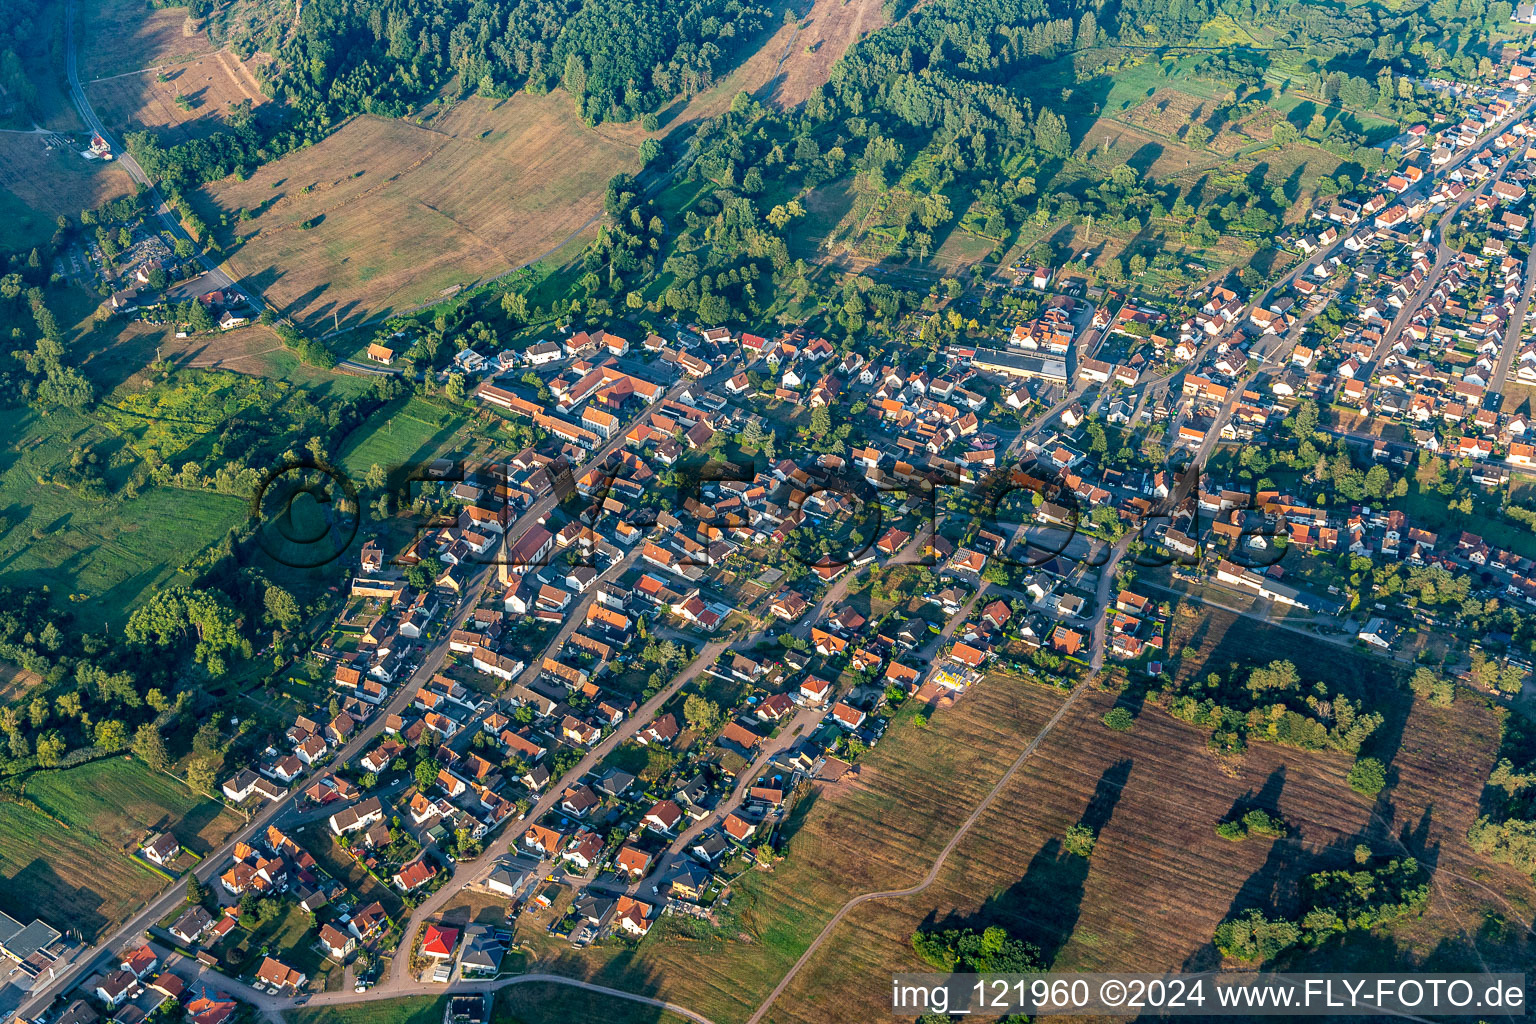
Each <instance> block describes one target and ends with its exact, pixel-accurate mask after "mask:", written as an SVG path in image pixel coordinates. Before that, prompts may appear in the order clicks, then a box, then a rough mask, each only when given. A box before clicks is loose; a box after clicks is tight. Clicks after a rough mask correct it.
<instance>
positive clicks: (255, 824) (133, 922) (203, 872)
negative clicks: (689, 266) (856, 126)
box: [18, 51, 686, 1018]
mask: <svg viewBox="0 0 1536 1024" xmlns="http://www.w3.org/2000/svg"><path fill="white" fill-rule="evenodd" d="M71 52H72V51H71ZM685 384H686V382H685V381H679V382H678V383H677V384H676V385H674V386H673V387H672V388H671V389H669V390H668V391H667V395H668V396H671V397H676V394H677V392H679V391H680V390H681V389H682V388H683V387H684V386H685ZM647 409H649V407H647ZM642 415H644V411H642V412H640V413H638V414H637V415H636V419H638V418H639V416H642ZM629 426H630V424H625V425H624V430H628V429H629ZM622 442H623V431H620V432H619V433H617V434H615V436H614V438H613V440H611V441H610V442H609V443H607V444H605V445H604V446H603V447H602V448H600V449H598V450H597V451H596V452H594V453H593V454H592V456H591V458H590V459H588V461H587V462H585V463H583V464H582V465H581V466H580V467H578V468H577V469H576V470H575V475H576V476H577V477H578V478H579V477H580V475H581V474H582V473H584V472H585V471H586V470H587V469H589V468H591V467H593V466H596V465H598V464H600V463H601V462H602V460H603V459H605V458H606V457H607V456H608V454H609V453H611V452H612V451H614V450H615V449H617V447H618V446H619V445H620V444H621V443H622ZM557 503H558V502H557V499H556V497H555V496H554V495H549V496H547V497H545V498H543V499H541V500H540V501H538V502H536V503H535V504H534V505H533V506H532V507H531V508H529V509H528V511H526V512H524V513H523V514H522V515H521V516H519V517H518V519H517V521H516V522H515V523H514V524H513V525H512V526H510V527H509V528H508V530H507V535H508V536H509V537H511V538H516V537H518V536H521V534H522V532H523V531H524V530H526V529H528V528H529V527H530V526H532V525H534V524H535V523H537V522H539V521H540V520H542V519H543V518H544V517H546V516H548V515H549V514H550V513H551V512H552V511H553V510H554V508H555V506H556V504H557ZM497 550H499V549H497ZM493 568H494V566H493V565H489V564H488V565H484V566H481V567H480V568H479V569H477V570H476V571H475V572H474V573H473V575H472V576H471V577H470V580H469V585H468V586H466V587H465V594H466V595H470V596H469V597H468V598H467V599H466V600H464V601H463V602H461V604H460V605H459V606H458V607H457V609H456V610H455V611H454V612H453V613H452V614H451V616H450V619H449V621H448V623H447V624H446V625H445V627H444V628H443V630H442V634H441V637H440V639H439V642H438V644H437V645H436V646H435V647H434V648H433V649H432V650H431V651H430V652H428V653H427V655H426V657H425V658H424V659H423V661H422V663H421V666H420V667H419V668H418V669H417V670H416V671H415V672H413V673H412V674H411V675H410V676H409V677H408V678H407V679H405V680H404V681H402V682H401V684H400V686H399V689H398V690H397V692H396V693H395V695H394V697H393V698H392V699H391V700H390V702H389V704H388V705H387V706H386V707H384V708H381V709H380V710H379V711H378V712H377V713H376V714H375V715H374V716H373V718H372V719H371V720H370V721H369V723H368V724H367V725H366V726H364V727H363V728H361V729H359V730H358V733H357V735H356V736H355V737H353V739H352V741H351V742H349V743H348V744H346V746H344V747H342V748H341V750H340V751H338V752H337V753H336V754H335V756H334V757H333V758H332V759H331V761H330V762H329V763H330V764H342V763H345V762H346V761H349V760H352V759H353V758H356V757H357V756H359V755H360V754H362V753H363V752H364V751H365V750H366V749H367V747H368V746H369V745H370V744H371V743H372V742H373V740H375V739H376V738H377V737H378V736H379V734H380V733H381V732H383V729H384V720H385V718H387V717H388V716H389V715H390V714H399V713H401V712H403V711H404V710H405V709H406V708H407V707H409V706H410V704H411V701H412V700H413V699H414V697H415V694H416V690H417V689H418V688H419V687H420V686H421V685H422V684H423V683H425V682H427V681H428V680H430V679H431V678H432V676H433V675H435V674H436V673H437V672H438V671H440V670H441V668H442V665H443V662H444V661H445V660H446V659H447V656H448V654H449V649H448V637H449V635H450V633H451V632H452V630H453V629H454V628H457V627H458V626H460V625H462V624H463V622H464V620H465V619H467V618H468V617H469V615H470V614H471V613H472V612H473V611H474V609H475V607H476V605H478V603H479V601H478V599H477V595H478V594H479V593H480V591H481V588H483V587H484V586H485V584H486V582H487V580H488V578H489V576H490V574H491V572H492V569H493ZM319 774H323V773H319ZM312 777H319V775H318V774H317V775H314V776H312ZM309 778H311V776H306V777H305V779H304V781H303V782H301V783H300V784H299V785H296V786H294V788H293V789H291V790H290V791H289V795H288V796H286V797H284V798H283V799H281V800H277V801H274V802H272V803H269V804H267V805H266V806H265V807H263V808H261V809H260V810H259V811H258V812H257V813H256V814H255V816H254V817H253V818H252V819H251V821H250V822H249V823H248V824H247V825H246V826H245V827H244V828H241V829H240V830H238V831H237V832H236V833H235V834H234V835H233V836H231V837H230V839H229V841H228V842H226V843H225V844H224V845H223V846H221V847H219V848H218V849H217V850H215V851H213V852H212V853H210V854H209V855H208V856H207V857H205V858H203V860H202V861H201V862H200V863H199V864H198V865H197V867H196V868H194V869H193V873H194V874H195V875H196V876H197V877H198V878H199V879H201V880H202V881H204V882H207V881H209V880H210V879H211V878H213V877H215V875H216V874H217V873H218V871H219V870H220V869H221V868H222V867H223V864H224V862H225V860H226V859H227V858H228V857H229V856H230V854H231V853H232V851H233V849H234V846H235V844H236V843H238V842H249V841H250V840H251V839H252V838H253V837H257V836H260V835H261V834H262V833H263V832H264V831H265V830H266V827H267V826H268V825H273V824H275V825H278V826H279V827H280V828H287V827H292V826H293V825H295V824H298V823H300V822H302V821H305V820H308V818H309V816H308V815H305V814H302V813H301V812H300V810H299V807H300V804H299V800H300V796H301V793H302V791H303V788H304V785H305V783H307V782H308V781H309ZM474 863H482V862H474ZM489 870H490V869H489V868H487V869H486V871H487V873H488V872H489ZM185 899H186V882H185V880H182V879H178V880H177V881H176V882H174V883H173V884H172V885H171V886H170V887H168V888H167V889H166V890H165V891H164V892H163V893H161V894H160V895H159V896H158V897H156V898H155V899H153V900H151V901H150V903H149V904H148V905H147V906H146V907H145V908H144V909H143V910H141V911H140V912H139V913H137V914H135V915H134V916H133V917H132V918H130V919H129V920H128V921H127V922H125V923H124V924H123V925H121V926H120V927H118V928H116V929H114V930H113V931H112V932H110V933H108V935H107V936H106V937H104V938H103V939H102V940H101V941H100V942H98V943H97V944H96V945H95V946H93V947H91V948H90V949H89V950H87V951H86V952H84V953H83V954H82V955H80V956H78V957H76V958H75V960H74V961H73V962H72V963H71V964H70V965H68V966H65V967H62V968H60V969H59V973H58V974H57V975H56V976H55V978H54V980H53V981H52V982H51V983H50V984H48V985H47V986H46V987H45V988H43V989H40V990H36V991H34V993H33V994H32V995H30V996H29V997H28V999H27V1000H26V1001H25V1002H23V1004H22V1005H21V1007H20V1008H19V1010H18V1013H19V1015H20V1016H22V1017H28V1018H29V1017H35V1016H37V1015H38V1014H40V1013H41V1012H42V1011H43V1010H44V1009H45V1008H46V1007H47V1006H48V1004H49V1003H50V1002H52V1001H53V1000H54V999H55V998H57V997H58V996H59V995H60V994H61V993H63V992H65V991H68V989H69V988H70V987H71V986H73V985H74V984H75V983H76V982H77V981H79V980H81V979H82V978H83V977H85V976H87V975H88V974H89V972H90V971H91V970H94V969H95V968H96V967H98V966H100V965H101V964H103V963H105V962H106V961H105V957H106V956H108V955H109V954H111V955H115V954H116V953H117V952H118V951H119V950H121V949H122V948H123V946H125V945H128V944H131V943H133V942H134V941H135V940H137V939H138V938H139V937H140V936H142V935H143V934H144V932H145V931H146V930H147V929H148V928H149V927H150V926H151V925H153V924H155V923H157V922H159V921H160V920H161V919H163V918H164V917H165V916H166V915H167V914H169V913H170V912H171V910H172V908H174V907H175V906H176V905H178V904H179V903H182V902H183V901H184V900H185ZM401 959H402V960H403V959H405V958H401Z"/></svg>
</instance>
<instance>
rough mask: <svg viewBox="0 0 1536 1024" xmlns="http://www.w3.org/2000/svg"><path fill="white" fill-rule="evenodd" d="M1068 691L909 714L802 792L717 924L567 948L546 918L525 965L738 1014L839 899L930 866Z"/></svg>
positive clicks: (1039, 691) (1005, 694)
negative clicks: (775, 849)
mask: <svg viewBox="0 0 1536 1024" xmlns="http://www.w3.org/2000/svg"><path fill="white" fill-rule="evenodd" d="M1061 699H1062V695H1061V694H1060V693H1059V692H1057V691H1054V690H1049V689H1045V688H1042V687H1037V686H1032V685H1028V684H1024V683H1020V682H1015V681H1012V680H998V681H994V682H988V683H984V684H982V685H981V686H979V687H977V688H976V689H974V690H972V691H971V692H970V693H968V694H967V695H966V696H965V697H964V699H962V700H961V701H960V703H959V704H958V705H957V706H956V707H955V708H954V709H953V710H951V711H947V712H943V713H941V714H938V715H936V716H935V717H934V718H933V719H932V721H931V722H929V724H928V725H927V726H926V727H919V726H917V725H916V724H914V723H913V721H912V720H911V719H910V718H905V719H903V720H902V721H901V722H900V723H899V724H897V725H894V726H893V727H892V729H891V730H890V731H889V732H888V733H887V734H886V737H885V738H884V739H883V740H882V741H881V743H880V744H879V745H878V746H877V747H876V748H875V749H873V750H871V751H869V752H868V753H867V754H866V755H865V756H864V757H863V758H862V759H861V761H860V763H859V772H858V774H857V775H856V776H846V777H844V778H843V779H842V780H840V781H839V782H837V783H835V784H827V785H825V786H823V787H821V788H820V789H818V790H815V791H813V795H811V796H808V797H807V798H805V799H804V800H802V802H801V804H800V805H799V806H798V807H797V808H796V809H795V811H794V812H793V813H792V815H791V819H790V822H789V824H788V825H787V828H788V829H789V833H788V834H789V835H790V836H791V838H790V839H789V842H788V848H787V849H788V852H787V856H786V857H785V858H784V859H783V860H782V861H780V862H778V863H777V864H775V865H774V867H773V869H772V870H771V871H753V872H749V873H748V874H746V875H744V876H742V877H741V879H739V880H738V882H737V883H736V884H735V887H734V895H733V898H732V906H731V909H730V912H729V913H728V914H727V915H726V918H725V920H724V922H723V923H722V924H721V926H720V927H719V928H718V929H717V930H711V929H708V928H705V929H699V930H697V931H695V930H693V929H690V928H689V927H688V926H687V925H686V924H682V923H680V922H679V921H678V920H677V919H675V918H668V919H666V920H665V921H664V922H663V923H662V924H661V925H659V926H658V927H657V928H656V929H653V930H652V932H651V935H650V936H649V937H647V938H646V939H645V940H643V941H642V942H641V943H640V944H639V945H638V946H636V947H634V948H633V949H632V950H631V949H629V948H628V947H616V948H615V947H603V948H597V949H587V950H585V951H573V950H571V949H570V947H569V946H567V945H564V944H557V943H553V942H551V941H550V940H549V938H548V937H547V936H546V935H545V934H544V933H543V929H542V928H538V927H531V928H525V929H520V930H519V934H518V938H519V939H520V940H522V941H524V942H527V943H529V944H530V946H531V947H532V951H533V953H534V962H533V964H532V965H531V967H530V970H535V971H555V972H558V973H562V974H573V975H577V976H581V977H586V978H588V979H589V980H593V981H597V982H599V983H602V984H606V985H611V986H614V987H618V988H624V989H626V990H629V991H635V992H642V993H645V994H648V995H656V996H659V997H661V998H665V999H668V1000H670V1001H672V1002H676V1003H678V1004H680V1005H683V1006H687V1007H689V1008H690V1009H693V1010H696V1011H698V1012H700V1013H702V1014H704V1015H706V1016H708V1017H710V1018H711V1019H712V1020H714V1021H716V1022H717V1024H724V1022H726V1021H739V1020H742V1019H744V1018H745V1017H747V1016H748V1015H749V1014H750V1013H751V1011H752V1010H753V1009H754V1008H755V1007H756V1006H757V1004H758V1002H760V1001H761V999H762V998H763V997H764V996H765V995H766V994H767V992H768V991H769V990H770V989H771V988H772V987H773V985H774V984H776V983H777V981H778V979H779V978H780V977H782V976H783V974H784V972H785V971H787V970H788V969H789V967H790V966H791V965H792V964H793V963H794V961H795V959H796V958H798V957H799V955H800V953H801V952H802V951H803V950H804V949H805V947H806V945H808V944H809V942H810V940H811V939H812V938H813V937H814V936H815V934H816V932H817V931H818V930H819V929H820V928H821V927H822V925H823V924H824V923H825V922H826V920H827V919H828V918H829V917H830V916H831V915H832V913H833V912H834V910H835V909H836V908H837V907H838V906H840V905H841V904H842V903H843V902H844V901H846V900H847V899H848V898H849V897H851V896H853V895H855V894H857V893H860V892H866V891H870V890H877V889H884V888H889V887H893V886H899V885H902V884H906V883H910V882H912V881H915V880H916V879H918V878H920V877H921V876H922V874H923V873H924V872H925V871H926V870H927V868H928V866H929V864H930V863H931V862H932V859H933V858H934V857H935V856H936V855H937V853H938V851H939V850H940V849H941V848H942V847H943V846H944V844H945V843H946V842H948V840H949V838H950V836H951V835H953V833H954V831H955V829H956V828H958V827H959V825H960V823H961V822H962V821H963V820H964V819H965V818H966V816H967V815H968V814H969V813H970V811H971V810H972V809H973V808H974V807H975V805H976V803H977V802H979V800H980V799H981V798H982V796H984V795H985V793H986V792H987V791H988V790H989V789H990V788H991V787H992V785H994V784H995V782H996V780H997V779H998V778H999V777H1000V776H1001V774H1002V773H1003V771H1004V770H1005V769H1006V767H1007V765H1008V764H1010V763H1011V762H1012V761H1013V759H1014V758H1016V757H1017V756H1018V753H1019V751H1020V750H1021V749H1023V747H1024V746H1025V744H1027V743H1028V742H1029V740H1030V738H1031V737H1032V736H1034V735H1035V733H1036V732H1038V730H1039V728H1040V726H1041V725H1042V724H1043V723H1044V721H1045V720H1046V719H1047V718H1048V717H1049V716H1050V714H1051V713H1052V712H1053V711H1054V709H1055V708H1056V707H1057V706H1058V704H1059V703H1060V701H1061ZM880 984H881V985H886V986H888V982H886V981H882V982H881V983H880ZM542 1019H543V1020H548V1019H550V1018H547V1017H546V1018H542ZM844 1019H848V1020H855V1019H875V1018H873V1017H866V1018H859V1017H848V1018H844ZM529 1024H536V1021H530V1022H529Z"/></svg>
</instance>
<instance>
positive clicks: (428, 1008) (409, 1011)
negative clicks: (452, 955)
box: [284, 996, 448, 1024]
mask: <svg viewBox="0 0 1536 1024" xmlns="http://www.w3.org/2000/svg"><path fill="white" fill-rule="evenodd" d="M447 999H448V997H447V996H411V997H409V998H406V999H378V1000H373V1001H371V1002H358V1003H343V1004H341V1005H339V1006H317V1007H315V1008H313V1009H304V1010H289V1011H288V1012H287V1013H286V1014H284V1017H285V1019H286V1020H287V1021H288V1024H440V1022H441V1021H442V1019H443V1006H444V1004H445V1003H446V1001H447Z"/></svg>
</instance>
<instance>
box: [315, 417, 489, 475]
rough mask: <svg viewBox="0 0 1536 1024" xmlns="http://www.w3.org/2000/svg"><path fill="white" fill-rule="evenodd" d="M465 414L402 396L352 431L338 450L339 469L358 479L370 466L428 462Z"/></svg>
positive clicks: (453, 432) (389, 466)
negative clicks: (339, 450)
mask: <svg viewBox="0 0 1536 1024" xmlns="http://www.w3.org/2000/svg"><path fill="white" fill-rule="evenodd" d="M465 419H466V417H465V416H464V415H463V414H461V413H457V412H454V411H452V410H449V409H445V408H443V407H442V406H439V405H434V404H432V403H431V402H427V401H423V400H422V399H419V398H409V399H401V400H397V401H396V402H394V403H392V404H391V405H389V406H388V407H387V408H385V409H383V410H381V411H379V412H377V413H375V414H374V415H373V416H372V417H371V418H370V419H369V420H368V422H367V423H365V424H363V425H362V426H360V427H358V428H357V430H355V431H353V433H352V435H351V436H350V437H348V438H347V443H346V445H345V446H344V447H343V448H342V450H341V452H340V453H339V458H340V462H341V468H342V469H343V470H345V471H346V472H347V474H348V475H349V476H351V477H352V479H353V480H355V481H361V480H362V479H363V477H364V476H366V475H367V473H368V470H369V468H370V467H371V466H373V465H375V464H377V465H379V466H382V467H384V468H385V469H386V470H388V469H393V468H395V467H396V466H413V465H419V464H422V463H425V462H430V461H431V460H432V459H433V458H434V457H436V455H437V454H438V453H439V452H440V451H442V450H444V449H445V448H446V447H447V446H448V443H449V441H450V439H451V438H452V437H453V435H454V434H456V433H457V432H458V431H459V429H460V428H461V427H462V426H463V425H464V423H465Z"/></svg>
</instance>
